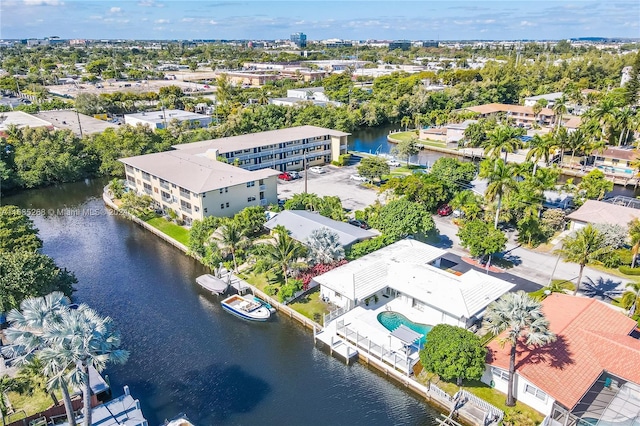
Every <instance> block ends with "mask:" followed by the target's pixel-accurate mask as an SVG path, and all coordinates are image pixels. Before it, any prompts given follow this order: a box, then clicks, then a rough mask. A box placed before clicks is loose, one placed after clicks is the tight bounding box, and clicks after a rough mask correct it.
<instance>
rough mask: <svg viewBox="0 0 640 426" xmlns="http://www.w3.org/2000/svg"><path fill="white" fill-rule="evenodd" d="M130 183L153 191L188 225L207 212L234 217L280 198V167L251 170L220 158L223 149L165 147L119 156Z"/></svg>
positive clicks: (165, 207)
mask: <svg viewBox="0 0 640 426" xmlns="http://www.w3.org/2000/svg"><path fill="white" fill-rule="evenodd" d="M120 161H121V162H122V163H124V165H125V172H126V180H127V186H128V187H129V188H130V189H132V190H134V191H136V192H137V193H138V194H147V195H150V196H151V197H152V198H153V199H154V200H155V201H156V203H157V204H158V206H159V207H160V208H161V209H162V210H164V211H165V212H166V211H168V210H169V209H171V210H173V211H174V212H176V213H178V215H179V216H180V218H181V219H182V220H184V221H185V222H186V223H187V224H189V223H191V221H192V220H194V219H202V218H203V217H205V216H233V215H234V214H236V213H238V212H239V211H240V210H242V209H244V208H245V207H249V206H266V205H268V204H275V203H277V202H278V194H277V175H278V172H276V171H275V170H272V169H269V168H263V169H261V170H256V171H249V170H245V169H243V168H240V167H236V166H232V165H230V164H227V163H225V162H222V161H219V160H218V152H217V151H215V150H209V151H205V152H203V153H200V154H192V153H188V152H184V151H178V150H175V151H166V152H158V153H155V154H147V155H139V156H137V157H129V158H122V159H120Z"/></svg>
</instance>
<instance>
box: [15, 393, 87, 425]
mask: <svg viewBox="0 0 640 426" xmlns="http://www.w3.org/2000/svg"><path fill="white" fill-rule="evenodd" d="M71 406H72V407H73V411H74V412H77V411H79V410H80V409H81V408H82V399H80V398H75V399H73V400H72V401H71ZM60 417H64V418H66V411H65V408H64V405H62V404H61V405H56V406H53V407H51V408H48V409H46V410H45V411H41V412H40V413H36V414H33V415H31V416H28V417H25V418H23V419H20V420H15V421H13V422H12V423H9V424H8V425H7V426H26V425H29V424H31V422H32V421H34V420H39V419H43V420H44V421H45V422H46V421H49V420H51V419H52V418H60Z"/></svg>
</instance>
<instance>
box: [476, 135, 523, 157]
mask: <svg viewBox="0 0 640 426" xmlns="http://www.w3.org/2000/svg"><path fill="white" fill-rule="evenodd" d="M481 146H482V147H483V148H484V155H488V154H490V156H491V157H492V158H498V157H500V153H501V152H502V151H504V161H505V163H506V162H507V154H508V153H510V152H514V151H515V150H517V149H518V148H519V146H520V140H519V139H518V138H517V134H516V130H515V129H514V128H513V127H511V126H498V127H496V128H495V129H494V130H493V131H492V132H490V133H489V134H487V140H486V141H484V143H483V144H482V145H481Z"/></svg>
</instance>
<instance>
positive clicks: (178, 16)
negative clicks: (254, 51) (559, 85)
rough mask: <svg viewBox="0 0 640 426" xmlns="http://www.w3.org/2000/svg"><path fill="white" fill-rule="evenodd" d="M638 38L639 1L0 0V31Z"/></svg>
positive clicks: (128, 35) (22, 34)
mask: <svg viewBox="0 0 640 426" xmlns="http://www.w3.org/2000/svg"><path fill="white" fill-rule="evenodd" d="M297 31H302V32H304V33H305V34H307V37H308V39H309V40H320V39H325V38H344V39H357V40H363V39H412V40H419V39H439V40H462V39H562V38H571V37H589V36H600V37H633V38H640V1H638V0H634V1H615V0H601V1H583V0H577V1H564V0H550V1H534V0H529V1H519V0H509V1H490V2H488V1H477V0H476V1H456V0H448V1H427V0H422V1H394V0H387V1H375V0H374V1H371V0H369V1H340V2H338V1H324V2H319V1H307V0H297V1H264V0H263V1H257V0H253V1H243V0H226V1H218V2H210V1H178V0H169V1H162V0H126V1H119V0H113V1H109V0H99V1H91V0H89V1H87V0H1V1H0V38H4V39H9V38H29V37H37V38H42V37H47V36H53V35H57V36H60V37H62V38H113V39H116V38H124V39H203V38H204V39H278V38H288V37H289V35H290V34H291V33H292V32H297Z"/></svg>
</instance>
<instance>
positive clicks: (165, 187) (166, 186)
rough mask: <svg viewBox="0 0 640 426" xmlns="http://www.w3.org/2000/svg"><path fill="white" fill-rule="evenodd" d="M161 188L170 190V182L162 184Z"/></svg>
mask: <svg viewBox="0 0 640 426" xmlns="http://www.w3.org/2000/svg"><path fill="white" fill-rule="evenodd" d="M160 188H162V189H170V188H169V182H162V181H161V182H160Z"/></svg>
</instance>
